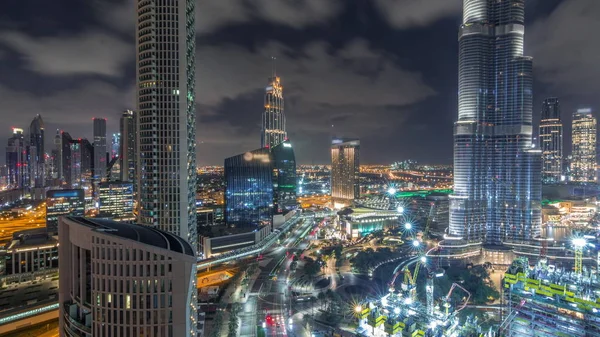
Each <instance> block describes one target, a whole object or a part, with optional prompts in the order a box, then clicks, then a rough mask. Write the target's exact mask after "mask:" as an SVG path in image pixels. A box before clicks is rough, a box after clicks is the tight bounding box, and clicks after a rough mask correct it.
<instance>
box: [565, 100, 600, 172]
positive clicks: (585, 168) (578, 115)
mask: <svg viewBox="0 0 600 337" xmlns="http://www.w3.org/2000/svg"><path fill="white" fill-rule="evenodd" d="M596 122H597V121H596V117H594V115H593V114H592V109H589V108H586V109H578V110H577V111H576V112H575V113H574V114H573V124H572V128H571V135H572V136H571V140H572V144H573V145H572V148H571V150H572V159H571V177H570V180H571V181H573V182H579V183H595V182H596V181H597V176H596V165H597V161H596V155H597V154H596V133H597V126H596Z"/></svg>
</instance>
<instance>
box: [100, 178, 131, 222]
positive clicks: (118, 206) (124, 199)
mask: <svg viewBox="0 0 600 337" xmlns="http://www.w3.org/2000/svg"><path fill="white" fill-rule="evenodd" d="M99 190H100V192H99V213H98V216H99V217H102V218H110V219H112V220H114V221H133V220H135V217H134V216H133V184H132V183H130V182H123V181H107V182H103V183H100V186H99Z"/></svg>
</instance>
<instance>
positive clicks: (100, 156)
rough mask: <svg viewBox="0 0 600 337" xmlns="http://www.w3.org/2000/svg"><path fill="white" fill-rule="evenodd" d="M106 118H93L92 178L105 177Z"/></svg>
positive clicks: (102, 178)
mask: <svg viewBox="0 0 600 337" xmlns="http://www.w3.org/2000/svg"><path fill="white" fill-rule="evenodd" d="M106 164H107V162H106V118H94V178H95V179H97V180H104V179H105V177H106Z"/></svg>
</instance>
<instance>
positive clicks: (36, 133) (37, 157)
mask: <svg viewBox="0 0 600 337" xmlns="http://www.w3.org/2000/svg"><path fill="white" fill-rule="evenodd" d="M29 145H30V146H32V148H33V147H35V151H34V153H33V154H32V162H31V166H32V172H34V175H33V176H32V179H33V180H34V182H35V187H44V185H45V183H46V174H45V171H46V168H45V166H44V164H45V159H46V158H45V152H44V121H43V120H42V116H40V115H36V116H35V118H34V119H33V121H31V124H30V125H29Z"/></svg>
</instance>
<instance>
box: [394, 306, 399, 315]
mask: <svg viewBox="0 0 600 337" xmlns="http://www.w3.org/2000/svg"><path fill="white" fill-rule="evenodd" d="M394 314H396V315H399V314H400V308H398V307H396V308H394Z"/></svg>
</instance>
